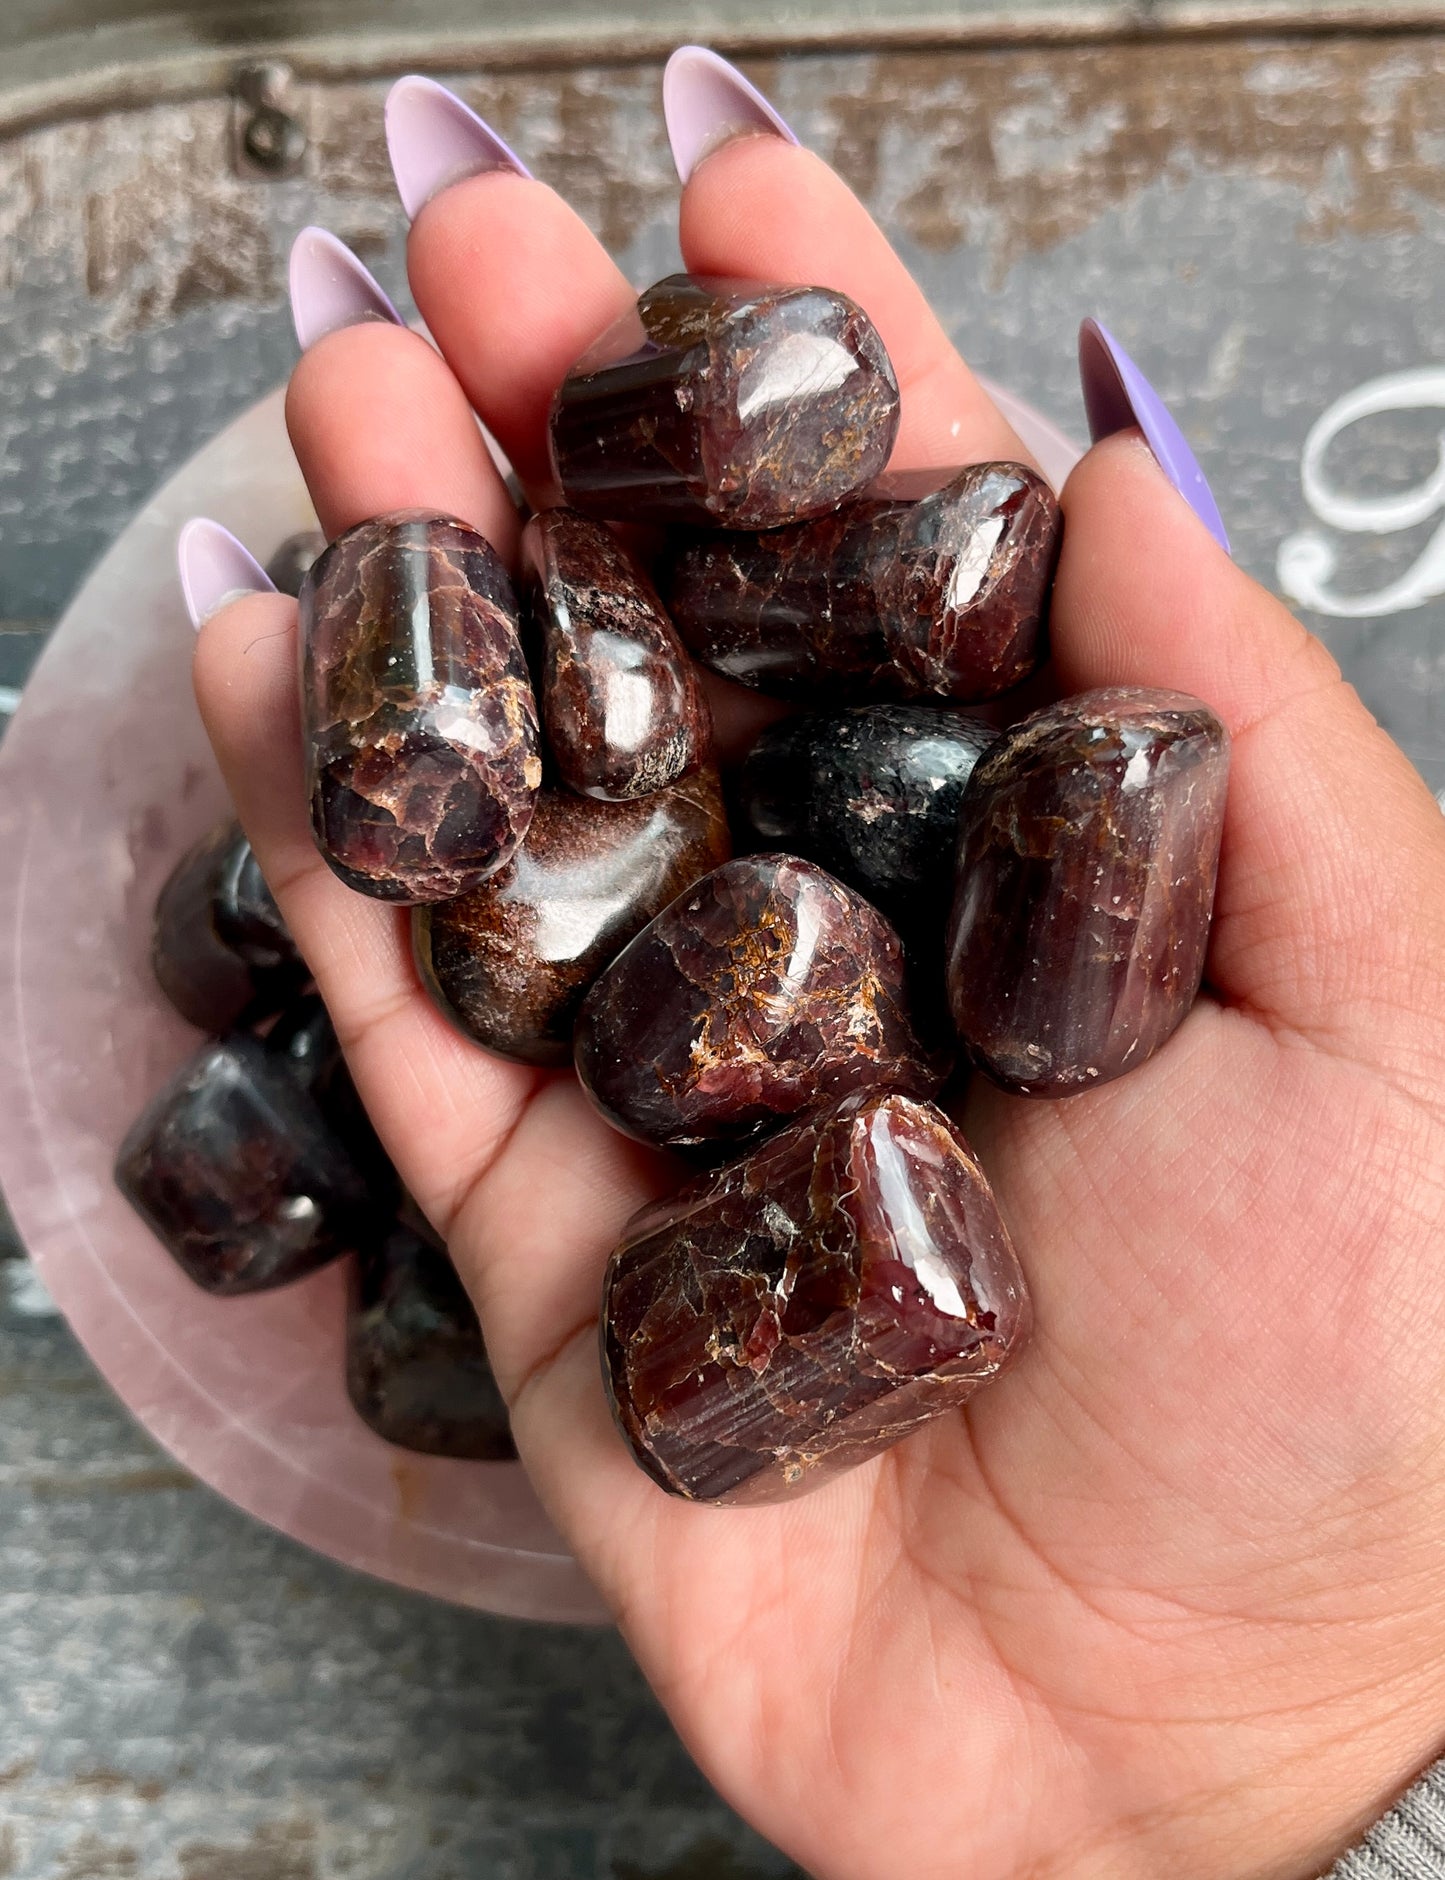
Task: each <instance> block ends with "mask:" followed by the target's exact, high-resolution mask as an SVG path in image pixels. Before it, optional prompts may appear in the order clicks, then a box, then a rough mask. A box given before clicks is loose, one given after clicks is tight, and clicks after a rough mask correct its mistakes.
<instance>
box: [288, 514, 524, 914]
mask: <svg viewBox="0 0 1445 1880" xmlns="http://www.w3.org/2000/svg"><path fill="white" fill-rule="evenodd" d="M517 625H518V623H517V607H516V600H515V597H514V595H513V593H512V586H511V582H510V581H509V580H508V578H507V573H506V570H505V569H504V568H503V566H502V564H501V562H500V561H499V560H498V559H497V556H496V554H495V552H494V551H493V550H492V548H491V546H490V545H489V544H488V543H487V542H486V540H485V539H484V538H483V537H482V536H480V535H478V534H477V532H476V530H475V529H470V528H468V527H467V526H466V525H465V524H464V523H461V522H457V521H455V520H453V519H452V518H451V517H448V516H439V515H433V514H431V513H430V512H428V511H425V510H407V511H401V512H398V513H397V514H395V515H389V516H380V517H377V518H376V519H375V520H374V521H370V522H361V523H358V524H357V525H356V527H355V528H352V529H348V530H347V531H346V533H345V534H344V535H342V536H339V537H338V538H337V539H336V541H334V542H333V543H332V544H331V546H330V548H328V549H327V550H326V552H325V554H323V555H322V556H321V557H320V559H319V560H318V561H317V562H316V563H315V565H314V566H313V567H312V568H311V569H310V570H309V572H308V573H307V575H306V578H305V580H304V581H303V583H302V585H301V660H302V676H301V693H302V714H303V723H304V726H305V742H306V758H307V769H308V787H309V790H310V796H311V822H312V828H313V830H314V832H315V835H316V840H317V843H318V845H319V847H320V849H321V852H322V854H323V855H324V856H325V857H326V859H327V861H328V862H329V863H330V865H331V867H332V868H333V869H334V870H335V871H336V873H337V874H338V875H339V876H340V877H341V879H342V880H343V881H344V882H346V883H347V885H348V886H349V887H353V888H356V889H359V890H360V891H361V892H362V893H363V894H369V895H374V896H376V897H377V898H378V899H380V900H383V901H403V902H417V901H441V900H446V899H447V898H448V897H449V896H451V895H454V894H463V893H465V892H466V890H467V889H468V888H472V887H475V886H476V884H477V883H478V882H479V881H482V880H484V879H485V878H486V876H488V875H489V874H491V873H493V871H494V870H496V869H498V868H500V867H501V866H502V865H503V864H504V863H505V862H506V861H507V859H508V857H509V856H510V855H511V854H512V852H513V850H514V849H515V848H516V846H517V844H518V843H519V842H520V841H521V840H522V837H523V836H524V835H525V834H526V833H527V825H528V824H529V823H530V822H531V820H532V811H533V808H534V806H535V802H536V795H537V787H538V785H539V783H540V782H541V776H542V766H541V758H540V752H539V736H538V729H537V711H536V705H535V703H534V701H533V698H532V687H531V681H530V679H529V678H528V674H527V666H526V661H525V659H524V658H523V654H522V647H521V642H520V640H519V638H518V631H517Z"/></svg>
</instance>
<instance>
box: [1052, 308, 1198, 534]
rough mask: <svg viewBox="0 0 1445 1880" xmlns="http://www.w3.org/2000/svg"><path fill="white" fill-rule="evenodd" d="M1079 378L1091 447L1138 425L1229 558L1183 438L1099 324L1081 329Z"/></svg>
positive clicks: (1154, 394)
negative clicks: (1104, 438) (1092, 443)
mask: <svg viewBox="0 0 1445 1880" xmlns="http://www.w3.org/2000/svg"><path fill="white" fill-rule="evenodd" d="M1079 378H1080V380H1081V381H1082V383H1083V388H1084V410H1085V411H1086V412H1087V413H1088V418H1089V435H1090V437H1092V438H1093V440H1094V442H1095V443H1096V444H1097V443H1098V441H1099V439H1100V438H1101V437H1112V436H1113V435H1114V433H1115V431H1125V430H1127V429H1128V428H1129V426H1130V425H1134V424H1137V425H1138V427H1139V429H1140V430H1141V431H1142V432H1143V433H1144V441H1145V442H1146V443H1147V444H1148V446H1149V448H1150V450H1152V451H1153V453H1154V456H1155V458H1156V459H1157V460H1158V464H1159V467H1160V469H1161V470H1162V471H1163V472H1164V474H1165V476H1167V477H1168V479H1169V481H1170V482H1171V483H1172V484H1173V485H1174V487H1175V489H1176V490H1178V492H1179V494H1180V495H1181V496H1182V497H1183V498H1184V500H1185V502H1187V503H1188V505H1189V507H1190V508H1191V509H1192V510H1193V511H1194V513H1195V515H1196V516H1198V518H1199V520H1200V521H1201V522H1202V523H1203V524H1204V526H1205V528H1207V529H1208V531H1209V533H1210V534H1211V535H1212V536H1213V537H1214V539H1215V541H1216V542H1218V544H1219V546H1220V547H1221V548H1222V549H1223V550H1224V552H1225V554H1228V553H1229V552H1230V549H1229V537H1228V536H1227V535H1226V534H1225V532H1224V520H1223V518H1222V517H1221V515H1220V513H1219V505H1218V503H1216V502H1215V500H1214V495H1213V492H1212V491H1211V490H1210V487H1209V485H1208V483H1206V482H1205V480H1204V472H1203V471H1202V470H1201V469H1200V468H1199V465H1198V463H1197V462H1196V461H1195V457H1194V452H1193V451H1192V450H1191V449H1190V448H1189V446H1188V444H1186V443H1185V441H1184V433H1183V432H1182V431H1181V430H1180V429H1179V426H1178V425H1177V424H1176V423H1175V422H1174V420H1173V418H1171V417H1170V415H1169V411H1168V408H1167V406H1166V405H1165V404H1164V401H1163V399H1161V398H1160V396H1159V394H1158V392H1156V391H1155V390H1154V387H1153V386H1152V385H1151V384H1150V383H1149V381H1148V379H1146V378H1145V377H1144V374H1143V373H1142V372H1141V371H1140V370H1139V368H1138V366H1136V365H1135V364H1134V361H1133V360H1132V359H1131V358H1130V357H1129V355H1128V353H1126V352H1125V351H1124V348H1123V347H1122V346H1121V345H1120V344H1119V342H1118V340H1116V339H1115V338H1114V336H1113V334H1112V333H1111V332H1110V331H1109V330H1108V328H1107V327H1104V326H1100V324H1099V322H1098V321H1097V320H1085V322H1084V324H1083V325H1082V326H1081V327H1080V328H1079Z"/></svg>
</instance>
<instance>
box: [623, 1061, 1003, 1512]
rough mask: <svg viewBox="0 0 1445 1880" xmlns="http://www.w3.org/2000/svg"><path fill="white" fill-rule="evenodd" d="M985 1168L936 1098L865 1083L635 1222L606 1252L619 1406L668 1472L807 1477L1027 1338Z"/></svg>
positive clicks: (801, 1484) (786, 1491)
mask: <svg viewBox="0 0 1445 1880" xmlns="http://www.w3.org/2000/svg"><path fill="white" fill-rule="evenodd" d="M1030 1323H1031V1315H1030V1308H1029V1299H1028V1292H1027V1289H1026V1287H1025V1283H1024V1278H1023V1274H1022V1272H1021V1271H1020V1269H1019V1265H1018V1261H1017V1259H1016V1257H1015V1255H1014V1251H1013V1247H1012V1245H1011V1243H1010V1240H1009V1236H1008V1231H1007V1229H1006V1228H1005V1226H1004V1223H1003V1220H1002V1218H1001V1216H1000V1214H999V1211H998V1206H997V1203H996V1202H995V1200H994V1197H993V1193H992V1191H991V1189H990V1188H989V1185H988V1181H987V1179H986V1178H985V1176H984V1174H983V1171H982V1169H981V1168H980V1167H979V1165H978V1162H977V1160H976V1158H975V1157H974V1155H973V1153H972V1151H971V1150H970V1149H969V1147H968V1144H967V1143H966V1142H965V1141H964V1139H963V1137H962V1136H961V1135H960V1133H959V1132H958V1130H957V1129H956V1128H955V1127H954V1125H953V1124H952V1123H950V1122H949V1120H948V1118H947V1117H946V1116H945V1115H944V1114H943V1112H942V1111H941V1110H939V1109H937V1108H935V1106H934V1105H933V1104H931V1103H920V1102H916V1101H914V1100H913V1099H911V1098H909V1097H906V1096H901V1095H898V1094H896V1093H871V1094H866V1095H854V1096H851V1097H849V1098H847V1099H845V1100H844V1101H843V1102H842V1103H841V1104H839V1105H836V1106H835V1107H833V1108H831V1109H828V1110H825V1111H822V1112H820V1113H817V1114H815V1115H813V1116H810V1117H809V1118H807V1119H806V1120H804V1121H802V1122H799V1123H795V1124H793V1125H792V1126H791V1127H790V1128H788V1129H785V1130H783V1131H782V1132H781V1133H780V1134H778V1135H776V1136H774V1137H772V1138H771V1139H770V1140H769V1141H768V1142H765V1143H764V1144H763V1145H762V1147H761V1148H758V1149H754V1150H753V1152H752V1154H751V1155H749V1156H747V1157H746V1158H745V1159H744V1160H742V1161H740V1162H735V1163H733V1164H732V1165H731V1166H729V1167H727V1168H724V1169H720V1170H718V1171H716V1172H714V1173H712V1174H708V1175H705V1176H702V1177H700V1178H699V1179H698V1180H696V1181H694V1182H691V1183H690V1184H689V1185H688V1186H687V1187H685V1188H684V1189H683V1190H682V1191H681V1193H679V1194H677V1195H674V1196H672V1197H671V1198H670V1199H669V1200H666V1201H660V1202H657V1203H655V1204H653V1205H652V1206H651V1207H648V1208H645V1209H644V1210H643V1211H642V1212H641V1213H640V1214H638V1215H637V1216H635V1217H634V1219H633V1220H632V1221H631V1222H630V1223H629V1224H628V1226H627V1228H626V1230H625V1232H624V1235H623V1239H622V1243H621V1245H620V1246H619V1247H618V1249H617V1250H616V1252H615V1253H614V1254H613V1256H612V1259H611V1262H610V1263H609V1266H608V1269H607V1279H606V1285H605V1290H604V1298H603V1318H602V1360H603V1374H604V1378H605V1381H606V1384H607V1389H608V1395H609V1398H610V1400H611V1403H612V1409H613V1414H614V1417H615V1418H616V1421H617V1425H618V1428H619V1429H620V1430H621V1432H622V1434H623V1436H624V1437H625V1438H626V1440H627V1442H628V1444H629V1446H630V1448H631V1450H632V1453H633V1455H634V1456H635V1457H636V1459H637V1461H638V1463H639V1464H640V1465H641V1467H642V1468H644V1469H645V1470H646V1471H647V1473H648V1474H649V1475H650V1476H651V1477H652V1478H653V1480H654V1481H655V1482H657V1483H658V1484H659V1485H660V1486H661V1487H663V1488H665V1489H666V1490H667V1491H668V1492H669V1493H670V1494H674V1495H680V1496H684V1497H686V1498H688V1499H690V1500H694V1501H708V1502H729V1503H749V1502H751V1503H757V1502H773V1501H781V1500H785V1499H787V1498H789V1497H792V1496H797V1495H802V1494H806V1493H807V1492H808V1491H809V1490H811V1489H813V1488H816V1487H818V1486H819V1485H820V1484H821V1483H823V1482H825V1481H827V1480H829V1479H830V1478H831V1477H833V1476H835V1475H838V1474H840V1473H841V1472H842V1471H843V1470H845V1469H849V1468H852V1467H855V1466H856V1465H857V1464H859V1463H861V1462H866V1461H868V1460H870V1459H871V1458H872V1457H874V1456H877V1455H879V1454H881V1453H882V1452H883V1451H884V1450H885V1449H888V1448H891V1447H892V1446H893V1444H895V1443H897V1442H901V1441H902V1440H903V1439H904V1438H905V1437H907V1436H909V1435H911V1434H912V1433H913V1431H915V1430H916V1429H918V1428H919V1427H920V1426H921V1425H923V1424H925V1423H927V1422H929V1421H930V1420H931V1419H933V1418H935V1417H938V1416H942V1415H945V1414H946V1413H947V1412H949V1411H951V1410H955V1409H957V1408H958V1407H959V1406H960V1405H961V1404H963V1403H965V1402H967V1400H968V1399H969V1397H971V1396H972V1395H973V1393H974V1392H975V1391H976V1390H977V1389H978V1388H979V1387H980V1385H982V1384H984V1383H987V1382H988V1381H989V1379H991V1378H993V1377H996V1376H997V1375H998V1374H999V1372H1000V1371H1002V1370H1003V1369H1004V1368H1005V1366H1006V1365H1008V1364H1009V1363H1010V1362H1011V1361H1012V1359H1013V1358H1014V1357H1015V1356H1016V1355H1017V1354H1018V1352H1019V1351H1020V1350H1021V1349H1022V1347H1023V1345H1024V1344H1025V1342H1026V1340H1027V1337H1028V1333H1029V1328H1030Z"/></svg>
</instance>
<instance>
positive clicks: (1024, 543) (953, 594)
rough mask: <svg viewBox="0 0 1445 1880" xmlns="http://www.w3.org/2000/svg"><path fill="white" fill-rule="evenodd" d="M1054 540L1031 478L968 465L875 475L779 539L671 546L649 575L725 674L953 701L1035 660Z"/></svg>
mask: <svg viewBox="0 0 1445 1880" xmlns="http://www.w3.org/2000/svg"><path fill="white" fill-rule="evenodd" d="M944 479H948V480H946V481H944ZM1062 541H1063V520H1062V514H1061V511H1060V509H1059V504H1058V499H1057V498H1056V497H1055V495H1054V493H1053V491H1052V490H1051V489H1050V488H1049V486H1048V485H1047V484H1046V483H1045V482H1044V481H1043V479H1042V478H1041V477H1039V476H1037V475H1035V473H1034V472H1033V471H1032V470H1029V469H1026V468H1025V467H1024V465H1022V464H1015V463H981V464H970V465H969V467H968V468H967V469H966V470H959V471H956V472H951V471H946V470H943V471H930V472H914V473H909V474H908V475H904V476H889V477H882V478H879V479H878V481H877V483H876V484H875V485H874V487H873V490H871V491H870V492H869V494H868V495H867V496H866V497H864V498H862V499H860V500H859V501H857V502H853V503H849V504H848V505H847V506H846V507H845V508H843V509H841V510H839V511H838V512H837V514H836V515H831V516H825V517H823V518H821V519H820V520H818V521H815V522H805V523H799V524H797V525H796V526H795V527H793V528H790V529H772V530H768V531H767V532H766V533H761V534H747V535H744V534H732V533H729V534H709V535H698V536H695V537H692V538H691V539H687V538H685V539H684V540H683V542H682V543H681V545H680V546H679V548H678V549H677V551H676V552H675V553H674V555H673V557H672V559H671V560H670V561H669V562H665V563H664V565H663V567H662V568H661V569H660V570H659V577H658V578H659V584H660V588H661V592H662V597H663V601H664V602H665V604H666V606H667V608H668V611H669V612H670V613H671V615H672V618H673V620H674V622H675V623H676V625H677V629H678V631H679V633H681V635H682V637H683V639H684V640H685V641H686V643H687V645H688V646H689V647H690V648H691V650H692V652H693V653H694V654H695V655H696V656H697V658H698V659H700V660H701V661H702V663H703V664H704V665H705V666H710V667H712V669H713V670H714V671H715V672H720V673H721V674H722V675H723V676H724V677H725V678H728V679H736V680H738V681H739V682H740V683H741V684H743V685H751V686H756V687H757V688H758V690H760V691H763V692H773V693H776V694H778V695H779V696H780V697H783V698H806V699H811V700H818V699H832V700H837V701H848V700H858V701H860V702H868V701H871V700H876V699H915V698H920V699H921V698H946V699H958V700H961V701H965V702H966V701H969V700H974V699H983V698H992V697H993V696H994V695H995V694H996V693H999V692H1006V691H1007V690H1008V689H1009V688H1010V686H1015V685H1017V684H1019V682H1020V681H1021V680H1023V679H1026V678H1027V677H1028V675H1029V674H1030V673H1031V672H1032V671H1033V670H1034V668H1035V666H1037V665H1038V664H1039V662H1040V660H1041V659H1042V658H1043V656H1044V651H1045V643H1046V625H1047V620H1048V604H1049V593H1050V589H1051V586H1052V583H1053V578H1054V569H1055V566H1056V565H1057V562H1058V558H1059V549H1060V546H1061V544H1062Z"/></svg>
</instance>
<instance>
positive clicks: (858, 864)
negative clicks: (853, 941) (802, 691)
mask: <svg viewBox="0 0 1445 1880" xmlns="http://www.w3.org/2000/svg"><path fill="white" fill-rule="evenodd" d="M997 736H998V732H997V731H996V730H995V729H994V727H993V726H992V725H989V724H986V723H984V721H983V720H982V719H981V718H977V717H975V716H973V715H972V714H971V713H969V712H965V711H960V710H958V709H957V708H956V707H954V706H951V705H855V706H850V707H847V708H845V709H844V710H842V711H833V712H798V713H797V714H795V715H794V716H793V717H791V718H784V719H782V720H781V721H780V722H779V723H778V724H775V725H770V726H769V727H768V729H767V730H766V731H764V732H763V734H762V736H761V737H760V738H759V739H758V740H757V742H756V743H755V744H754V745H753V748H752V750H751V751H749V753H748V755H747V758H746V760H745V762H744V764H743V767H742V775H741V778H740V780H739V785H738V797H739V801H740V803H741V806H742V809H743V813H744V814H745V816H746V817H747V820H748V823H749V825H750V827H751V829H752V830H753V833H754V834H755V835H756V836H757V837H758V839H759V840H760V841H762V842H765V843H768V844H769V845H771V846H773V847H776V848H781V849H788V850H791V851H792V852H793V853H794V854H797V855H806V856H807V857H808V858H809V859H810V860H811V861H815V862H819V863H821V864H822V866H823V867H824V868H826V869H828V870H829V871H830V872H831V873H832V874H835V875H836V876H837V877H838V879H839V880H840V881H846V882H847V883H848V885H849V887H851V888H856V889H857V890H858V892H859V893H860V894H862V895H866V897H867V898H868V899H869V900H870V901H872V903H873V904H874V906H875V907H877V908H879V909H880V910H881V911H882V912H883V913H884V914H886V915H887V916H888V918H889V919H890V920H891V921H893V923H894V924H895V925H896V926H898V927H899V928H900V930H904V931H907V932H909V933H911V931H912V930H913V929H916V928H918V927H920V926H922V925H924V924H925V923H926V924H927V925H928V926H929V927H930V928H936V929H937V930H938V932H939V934H940V936H941V933H942V928H943V924H944V922H945V921H946V919H947V918H948V909H949V905H950V903H951V901H952V899H953V849H954V842H955V839H956V834H957V828H958V806H959V802H960V801H961V799H962V797H963V790H964V785H965V784H966V783H967V782H968V779H969V776H970V775H971V773H972V771H973V767H974V765H975V764H976V763H977V762H978V759H979V757H980V756H981V755H982V754H983V752H984V751H986V750H987V749H988V747H989V745H990V744H992V743H993V741H994V739H995V738H997Z"/></svg>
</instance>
